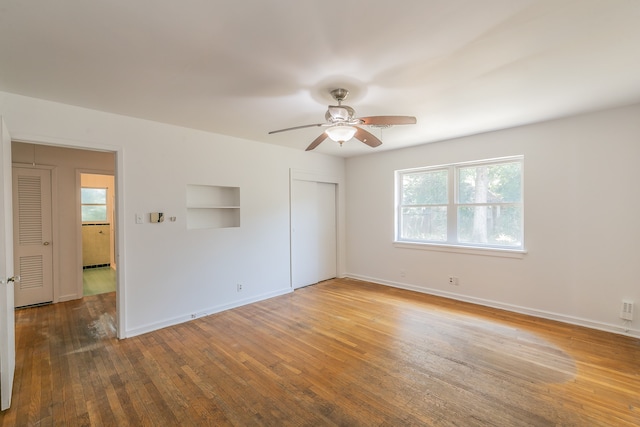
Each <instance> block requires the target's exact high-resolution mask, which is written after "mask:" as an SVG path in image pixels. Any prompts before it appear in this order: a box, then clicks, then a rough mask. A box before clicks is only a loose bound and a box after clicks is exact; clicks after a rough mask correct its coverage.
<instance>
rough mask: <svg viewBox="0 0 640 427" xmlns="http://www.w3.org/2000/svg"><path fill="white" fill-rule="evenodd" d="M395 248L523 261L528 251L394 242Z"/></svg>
mask: <svg viewBox="0 0 640 427" xmlns="http://www.w3.org/2000/svg"><path fill="white" fill-rule="evenodd" d="M393 246H394V247H396V248H402V249H418V250H423V251H437V252H449V253H457V254H467V255H481V256H493V257H501V258H516V259H522V258H524V256H525V255H526V254H527V251H526V250H525V249H500V248H480V247H475V246H462V245H448V244H440V243H417V242H393Z"/></svg>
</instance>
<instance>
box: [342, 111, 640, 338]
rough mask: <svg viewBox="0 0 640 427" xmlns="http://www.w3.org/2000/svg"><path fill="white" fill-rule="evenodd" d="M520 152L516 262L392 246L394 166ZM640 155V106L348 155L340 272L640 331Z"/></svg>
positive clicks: (637, 333) (578, 321)
mask: <svg viewBox="0 0 640 427" xmlns="http://www.w3.org/2000/svg"><path fill="white" fill-rule="evenodd" d="M517 154H523V155H524V156H525V160H524V162H525V163H524V167H525V176H524V197H525V246H526V249H527V250H528V253H527V254H526V255H524V256H523V257H522V258H521V259H517V258H516V259H510V258H500V257H489V256H480V255H469V254H461V253H446V252H438V251H429V250H416V249H406V248H399V247H394V245H393V236H394V224H393V218H394V170H397V169H405V168H412V167H420V166H430V165H439V164H446V163H454V162H462V161H471V160H480V159H489V158H496V157H503V156H510V155H517ZM639 162H640V105H635V106H631V107H627V108H621V109H615V110H609V111H604V112H600V113H596V114H590V115H584V116H579V117H572V118H567V119H562V120H556V121H552V122H546V123H541V124H536V125H530V126H524V127H519V128H514V129H509V130H503V131H497V132H491V133H486V134H482V135H476V136H471V137H467V138H461V139H456V140H451V141H443V142H439V143H433V144H427V145H423V146H418V147H412V148H408V149H404V150H397V151H391V152H381V153H376V154H372V155H367V156H363V157H357V158H351V159H348V161H347V192H348V194H349V205H348V206H347V230H348V235H347V248H348V251H347V275H349V276H352V277H357V278H362V279H368V280H372V281H376V282H379V283H385V284H389V285H392V286H398V287H404V288H409V289H415V290H419V291H422V292H427V293H434V294H440V295H445V296H450V297H453V298H457V299H462V300H469V301H473V302H478V303H482V304H486V305H492V306H496V307H502V308H507V309H509V310H514V311H520V312H524V313H530V314H535V315H539V316H542V317H548V318H554V319H558V320H563V321H566V322H569V323H576V324H582V325H586V326H590V327H594V328H599V329H604V330H610V331H614V332H619V333H628V334H631V335H635V336H640V310H639V309H638V306H639V305H640V257H639V255H640V251H639V249H638V248H639V244H640V165H639ZM373 188H375V189H376V191H371V189H373ZM363 218H367V220H366V221H363V220H362V219H363ZM401 271H404V277H402V275H401ZM449 275H455V276H458V277H459V278H460V285H459V286H451V285H449V284H448V282H447V278H448V276H449ZM623 298H630V299H632V300H634V301H635V302H636V309H635V313H634V315H635V320H634V321H633V322H632V324H631V325H628V326H626V327H623V321H622V320H620V319H619V317H618V315H619V311H620V305H621V300H622V299H623ZM626 329H629V331H628V332H627V331H626Z"/></svg>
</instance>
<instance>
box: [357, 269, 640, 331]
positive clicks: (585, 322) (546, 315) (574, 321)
mask: <svg viewBox="0 0 640 427" xmlns="http://www.w3.org/2000/svg"><path fill="white" fill-rule="evenodd" d="M345 277H348V278H351V279H356V280H363V281H366V282H371V283H376V284H379V285H385V286H390V287H393V288H399V289H406V290H408V291H415V292H420V293H423V294H428V295H435V296H439V297H444V298H449V299H453V300H456V301H463V302H469V303H472V304H477V305H482V306H485V307H492V308H498V309H501V310H506V311H511V312H514V313H520V314H526V315H528V316H533V317H539V318H542V319H548V320H555V321H558V322H562V323H567V324H570V325H576V326H584V327H586V328H590V329H597V330H600V331H605V332H612V333H614V334H619V335H626V336H629V337H634V338H640V330H639V329H634V328H628V327H625V326H623V325H614V324H610V323H604V322H598V321H594V320H589V319H583V318H580V317H573V316H567V315H565V314H559V313H553V312H549V311H544V310H538V309H534V308H529V307H522V306H518V305H513V304H506V303H502V302H498V301H492V300H486V299H482V298H475V297H469V296H466V295H461V294H456V293H453V292H446V291H441V290H438V289H431V288H424V287H420V286H415V285H411V284H408V283H400V282H392V281H388V280H382V279H378V278H375V277H368V276H362V275H359V274H349V273H347V274H346V275H345Z"/></svg>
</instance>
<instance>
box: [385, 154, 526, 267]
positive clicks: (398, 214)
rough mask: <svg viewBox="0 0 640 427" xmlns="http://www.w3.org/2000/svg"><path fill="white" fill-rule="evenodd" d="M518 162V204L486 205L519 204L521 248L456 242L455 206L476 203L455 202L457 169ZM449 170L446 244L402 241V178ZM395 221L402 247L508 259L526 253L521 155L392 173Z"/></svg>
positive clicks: (503, 204) (511, 204)
mask: <svg viewBox="0 0 640 427" xmlns="http://www.w3.org/2000/svg"><path fill="white" fill-rule="evenodd" d="M514 162H519V163H520V164H521V180H520V185H521V188H520V194H521V200H520V202H504V203H495V202H494V203H487V205H492V206H495V205H501V206H514V205H519V206H520V207H521V210H520V212H521V218H520V221H521V224H522V228H521V233H522V236H521V240H520V242H521V245H520V246H506V245H505V246H501V245H491V244H479V243H469V242H459V241H458V218H457V216H458V207H460V206H474V205H477V204H470V203H458V187H459V186H458V182H457V180H458V176H459V173H458V170H459V169H460V168H466V167H474V166H483V165H486V166H491V165H496V164H500V163H514ZM443 169H446V170H448V188H447V195H448V205H447V241H446V242H442V241H429V240H411V239H402V238H401V227H402V210H403V208H405V207H408V206H414V205H403V204H402V195H403V176H404V175H405V174H413V173H419V172H429V171H437V170H443ZM395 181H396V182H395V189H396V191H395V218H394V229H395V232H394V245H395V246H396V247H402V248H420V249H428V250H437V251H445V252H462V253H470V254H482V255H497V256H507V257H519V256H520V255H521V254H524V253H526V250H525V246H524V244H525V239H524V237H525V229H524V226H525V224H524V156H522V155H520V156H510V157H501V158H494V159H485V160H478V161H472V162H461V163H451V164H445V165H436V166H428V167H421V168H413V169H403V170H397V171H395Z"/></svg>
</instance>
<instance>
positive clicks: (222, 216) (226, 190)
mask: <svg viewBox="0 0 640 427" xmlns="http://www.w3.org/2000/svg"><path fill="white" fill-rule="evenodd" d="M229 227H240V187H222V186H219V185H192V184H188V185H187V228H188V229H189V230H193V229H201V228H229Z"/></svg>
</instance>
